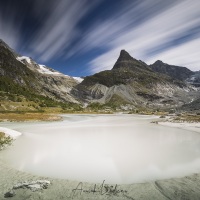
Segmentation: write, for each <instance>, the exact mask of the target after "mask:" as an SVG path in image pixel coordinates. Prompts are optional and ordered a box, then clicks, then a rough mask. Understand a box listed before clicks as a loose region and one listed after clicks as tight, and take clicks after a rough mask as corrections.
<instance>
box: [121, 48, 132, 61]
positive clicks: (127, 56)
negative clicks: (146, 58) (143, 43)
mask: <svg viewBox="0 0 200 200" xmlns="http://www.w3.org/2000/svg"><path fill="white" fill-rule="evenodd" d="M132 60H133V58H132V57H131V56H130V54H129V53H128V52H127V51H125V50H124V49H122V50H121V52H120V55H119V58H118V60H117V61H118V62H119V61H132Z"/></svg>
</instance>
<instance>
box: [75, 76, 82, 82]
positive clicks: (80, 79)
mask: <svg viewBox="0 0 200 200" xmlns="http://www.w3.org/2000/svg"><path fill="white" fill-rule="evenodd" d="M73 79H75V80H76V81H78V82H79V83H81V82H82V81H83V78H81V77H73Z"/></svg>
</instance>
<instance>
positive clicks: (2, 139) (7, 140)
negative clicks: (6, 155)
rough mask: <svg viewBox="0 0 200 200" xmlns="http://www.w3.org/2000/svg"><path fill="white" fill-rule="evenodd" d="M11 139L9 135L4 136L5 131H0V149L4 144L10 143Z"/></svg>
mask: <svg viewBox="0 0 200 200" xmlns="http://www.w3.org/2000/svg"><path fill="white" fill-rule="evenodd" d="M12 141H13V139H12V138H11V137H10V136H6V134H5V133H3V132H0V150H1V149H3V148H4V147H5V146H8V145H11V144H12Z"/></svg>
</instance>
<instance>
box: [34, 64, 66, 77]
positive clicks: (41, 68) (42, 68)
mask: <svg viewBox="0 0 200 200" xmlns="http://www.w3.org/2000/svg"><path fill="white" fill-rule="evenodd" d="M38 66H39V69H38V71H39V72H40V73H42V74H51V75H60V76H63V74H61V73H60V72H56V71H53V70H52V71H51V70H50V69H49V68H47V67H46V66H45V65H38Z"/></svg>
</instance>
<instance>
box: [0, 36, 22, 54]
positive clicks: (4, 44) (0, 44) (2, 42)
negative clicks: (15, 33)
mask: <svg viewBox="0 0 200 200" xmlns="http://www.w3.org/2000/svg"><path fill="white" fill-rule="evenodd" d="M2 47H4V48H6V49H8V50H9V51H10V52H11V53H12V54H13V55H14V56H15V57H17V56H20V55H19V54H18V53H16V52H15V51H14V50H13V49H11V48H10V47H9V46H8V45H7V44H6V43H5V42H4V41H3V40H2V39H0V48H2Z"/></svg>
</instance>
